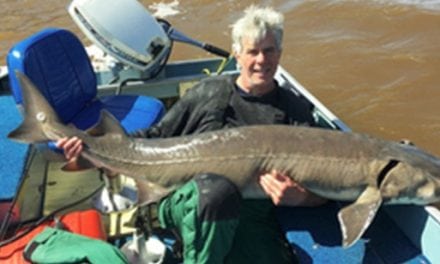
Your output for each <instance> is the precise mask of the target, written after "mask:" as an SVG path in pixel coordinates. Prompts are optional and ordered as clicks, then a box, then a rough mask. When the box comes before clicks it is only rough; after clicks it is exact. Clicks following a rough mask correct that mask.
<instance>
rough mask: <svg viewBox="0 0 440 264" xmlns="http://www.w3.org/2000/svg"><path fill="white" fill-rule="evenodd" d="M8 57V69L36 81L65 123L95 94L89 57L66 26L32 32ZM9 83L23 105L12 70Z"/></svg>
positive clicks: (93, 97)
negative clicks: (15, 70) (22, 73)
mask: <svg viewBox="0 0 440 264" xmlns="http://www.w3.org/2000/svg"><path fill="white" fill-rule="evenodd" d="M7 61H8V67H9V69H17V70H20V71H21V72H24V73H25V74H26V75H27V76H28V77H29V78H30V79H31V80H32V81H33V82H34V84H35V85H36V86H37V87H38V89H40V91H41V92H42V94H43V95H44V97H45V98H46V99H47V100H48V101H49V103H50V104H51V105H52V107H53V108H54V109H55V111H56V112H57V113H58V115H59V116H60V118H61V119H62V120H63V121H64V122H65V123H68V122H70V120H71V119H72V118H73V117H74V116H75V114H76V113H78V112H79V111H81V109H83V108H84V107H85V106H87V105H88V104H90V103H91V102H92V101H93V100H94V99H95V97H96V94H97V82H96V76H95V73H94V72H93V68H92V65H91V63H90V60H89V57H88V55H87V53H86V51H85V48H84V46H83V45H82V43H81V42H80V40H79V39H78V38H77V37H76V36H75V35H74V34H73V33H71V32H69V31H67V30H64V29H58V28H48V29H44V30H42V31H40V32H38V33H36V34H34V35H32V36H30V37H29V38H27V39H25V40H23V41H21V42H19V43H18V44H17V45H15V46H14V47H13V48H12V49H11V51H10V52H9V53H8V57H7ZM10 86H11V89H12V92H13V95H14V98H15V101H16V103H17V104H19V105H21V104H22V96H21V91H20V85H19V83H18V80H17V78H16V77H15V74H10Z"/></svg>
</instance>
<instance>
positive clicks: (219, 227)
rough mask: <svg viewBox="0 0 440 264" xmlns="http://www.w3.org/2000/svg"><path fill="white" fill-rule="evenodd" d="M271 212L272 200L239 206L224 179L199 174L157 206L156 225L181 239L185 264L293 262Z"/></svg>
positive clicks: (242, 202)
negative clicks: (173, 231) (157, 223)
mask: <svg viewBox="0 0 440 264" xmlns="http://www.w3.org/2000/svg"><path fill="white" fill-rule="evenodd" d="M240 210H241V211H240ZM273 210H274V206H273V204H272V203H271V201H270V200H244V201H242V200H241V198H240V194H239V192H238V190H237V189H236V187H235V186H234V185H233V184H232V183H230V182H229V181H228V180H227V179H226V178H224V177H222V176H218V175H212V174H203V175H199V176H197V177H195V179H194V180H193V181H190V182H188V183H187V184H185V185H184V186H182V187H181V188H179V189H178V190H176V192H174V193H173V194H172V195H170V196H169V197H168V198H166V199H164V200H163V201H162V202H161V204H160V206H159V220H160V223H161V226H162V227H163V228H176V229H177V230H178V231H179V233H180V234H181V236H182V243H183V259H184V263H185V264H188V263H189V264H192V263H197V264H202V263H207V264H216V263H219V264H223V263H227V264H235V263H237V264H244V263H261V264H263V263H267V264H272V263H277V264H283V263H295V261H294V260H295V258H294V255H293V254H292V250H291V249H290V247H289V245H288V244H287V242H286V241H285V239H284V235H283V234H282V233H281V230H280V228H279V226H278V222H277V220H276V216H275V213H274V212H273ZM239 211H240V213H239Z"/></svg>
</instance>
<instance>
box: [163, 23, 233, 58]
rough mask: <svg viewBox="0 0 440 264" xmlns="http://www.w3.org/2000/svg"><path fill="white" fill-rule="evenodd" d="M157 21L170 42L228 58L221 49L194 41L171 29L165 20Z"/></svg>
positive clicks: (226, 53)
mask: <svg viewBox="0 0 440 264" xmlns="http://www.w3.org/2000/svg"><path fill="white" fill-rule="evenodd" d="M157 21H158V22H159V23H160V24H161V25H162V28H163V30H164V31H165V33H166V34H167V35H168V37H169V38H170V39H171V40H174V41H178V42H183V43H187V44H190V45H192V46H196V47H199V48H202V49H204V50H206V51H208V52H210V53H212V54H215V55H218V56H221V57H225V58H229V56H230V53H229V52H228V51H226V50H224V49H222V48H219V47H216V46H214V45H212V44H209V43H205V42H201V41H198V40H195V39H193V38H191V37H189V36H187V35H185V34H184V33H183V32H181V31H179V30H177V29H176V28H174V27H172V26H171V24H170V23H169V22H168V21H167V20H165V19H161V18H157Z"/></svg>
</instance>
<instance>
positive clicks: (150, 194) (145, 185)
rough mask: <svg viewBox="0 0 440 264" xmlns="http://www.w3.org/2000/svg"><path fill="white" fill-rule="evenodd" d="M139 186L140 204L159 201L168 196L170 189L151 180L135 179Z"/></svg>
mask: <svg viewBox="0 0 440 264" xmlns="http://www.w3.org/2000/svg"><path fill="white" fill-rule="evenodd" d="M135 181H136V186H137V188H138V203H139V204H140V205H144V204H149V203H152V202H157V201H159V200H160V199H162V198H163V197H164V196H166V195H167V194H168V193H169V192H170V190H168V189H166V188H164V187H162V186H160V185H158V184H154V183H151V182H147V181H142V180H135Z"/></svg>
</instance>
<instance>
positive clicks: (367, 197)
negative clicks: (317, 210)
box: [338, 186, 382, 247]
mask: <svg viewBox="0 0 440 264" xmlns="http://www.w3.org/2000/svg"><path fill="white" fill-rule="evenodd" d="M381 204H382V196H381V195H380V191H379V189H377V188H376V187H373V186H368V187H367V188H366V189H365V191H364V192H362V194H361V195H360V196H359V197H358V199H357V200H356V201H355V202H354V203H352V204H351V205H348V206H346V207H344V208H342V209H341V210H340V211H339V213H338V219H339V224H340V226H341V230H342V245H343V247H350V246H351V245H353V244H354V243H355V242H356V241H357V240H358V239H359V238H360V237H361V236H362V234H363V233H364V232H365V230H366V229H367V228H368V226H369V225H370V224H371V222H372V221H373V219H374V216H375V215H376V212H377V210H378V209H379V207H380V205H381Z"/></svg>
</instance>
